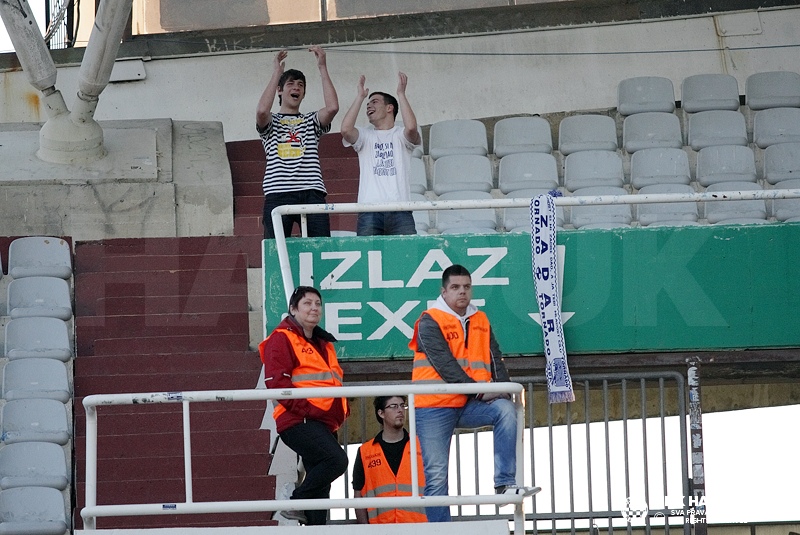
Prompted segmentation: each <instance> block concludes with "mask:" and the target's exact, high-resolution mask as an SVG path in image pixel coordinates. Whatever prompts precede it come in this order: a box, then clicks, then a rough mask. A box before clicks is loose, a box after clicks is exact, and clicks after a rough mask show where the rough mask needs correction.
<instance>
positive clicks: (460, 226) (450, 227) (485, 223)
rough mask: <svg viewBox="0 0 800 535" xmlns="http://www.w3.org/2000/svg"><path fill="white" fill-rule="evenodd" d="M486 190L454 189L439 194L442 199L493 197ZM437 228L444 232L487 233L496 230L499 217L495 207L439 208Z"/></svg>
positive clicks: (481, 198)
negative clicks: (496, 214)
mask: <svg viewBox="0 0 800 535" xmlns="http://www.w3.org/2000/svg"><path fill="white" fill-rule="evenodd" d="M492 198H493V197H492V195H491V194H490V193H487V192H485V191H453V192H450V193H445V194H443V195H440V196H439V200H440V201H463V200H473V199H475V200H483V199H492ZM436 228H437V229H438V230H439V232H441V233H442V234H476V233H477V234H485V233H493V232H496V228H497V218H496V216H495V211H494V209H493V208H481V209H457V210H438V211H437V212H436Z"/></svg>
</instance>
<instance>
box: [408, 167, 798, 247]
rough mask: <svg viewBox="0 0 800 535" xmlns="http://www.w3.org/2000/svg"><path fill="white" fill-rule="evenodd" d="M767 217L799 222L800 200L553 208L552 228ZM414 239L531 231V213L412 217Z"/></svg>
mask: <svg viewBox="0 0 800 535" xmlns="http://www.w3.org/2000/svg"><path fill="white" fill-rule="evenodd" d="M776 187H777V188H780V189H800V179H794V180H789V181H785V182H781V183H779V184H778V185H776ZM760 189H762V188H761V186H760V185H759V184H756V183H752V182H723V183H719V184H713V185H711V186H709V187H708V188H707V189H706V191H708V192H714V191H730V190H735V191H756V190H760ZM548 191H549V190H548V189H528V190H519V191H515V192H512V193H509V194H508V195H505V196H503V197H501V198H508V199H513V198H520V199H531V198H533V197H535V196H536V195H542V194H546V193H547V192H548ZM696 191H697V190H695V188H693V187H692V186H691V185H689V184H652V185H648V186H644V187H642V188H641V189H640V190H639V193H640V194H654V193H657V194H664V193H676V194H681V193H696ZM628 194H629V193H628V191H627V190H626V189H625V188H622V187H616V186H591V187H585V188H580V189H578V190H576V191H575V192H574V193H573V195H581V196H584V195H585V196H597V195H628ZM411 196H412V199H411V200H412V201H425V200H429V199H427V198H426V197H425V196H424V195H421V194H418V193H416V194H412V195H411ZM494 198H496V197H493V196H492V194H491V193H488V192H483V191H457V192H450V193H445V194H442V195H440V196H439V197H438V200H440V201H455V200H491V199H494ZM769 217H774V218H775V219H776V220H777V221H783V222H796V221H800V200H797V199H776V200H774V201H771V202H769V203H768V202H767V201H764V200H747V201H724V202H707V203H696V202H679V203H649V204H644V203H643V204H639V205H628V204H624V205H614V206H573V207H571V208H568V209H567V210H564V209H563V208H562V207H557V208H556V225H557V226H558V227H559V228H561V229H562V230H563V229H565V228H577V229H591V228H617V227H629V226H632V225H637V224H638V226H644V227H647V226H686V225H699V224H704V223H708V224H719V225H729V224H751V223H752V224H760V223H767V222H768V218H769ZM414 220H415V222H416V227H417V233H418V234H432V233H441V234H459V233H477V234H481V233H493V232H498V231H505V232H530V231H531V227H530V216H529V209H528V208H527V207H524V208H505V209H497V210H495V209H479V210H475V209H473V210H468V209H463V210H461V209H458V210H438V211H433V212H429V211H416V212H414Z"/></svg>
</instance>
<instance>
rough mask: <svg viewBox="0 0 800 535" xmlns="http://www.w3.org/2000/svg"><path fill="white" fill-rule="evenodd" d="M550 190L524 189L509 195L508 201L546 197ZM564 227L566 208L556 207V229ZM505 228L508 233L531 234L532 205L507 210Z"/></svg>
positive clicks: (504, 220) (504, 221)
mask: <svg viewBox="0 0 800 535" xmlns="http://www.w3.org/2000/svg"><path fill="white" fill-rule="evenodd" d="M550 191H551V190H550V189H547V188H545V189H541V188H534V189H522V190H517V191H514V192H512V193H511V194H509V195H507V196H506V198H508V199H528V200H530V199H533V198H534V197H536V196H537V195H546V194H547V193H548V192H550ZM563 226H564V208H562V207H561V206H556V227H558V228H561V227H563ZM503 227H505V229H506V230H507V231H508V232H527V233H530V232H531V209H530V205H528V206H527V207H524V208H506V209H505V214H504V217H503Z"/></svg>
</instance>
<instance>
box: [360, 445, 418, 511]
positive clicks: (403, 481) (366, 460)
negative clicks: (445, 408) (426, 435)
mask: <svg viewBox="0 0 800 535" xmlns="http://www.w3.org/2000/svg"><path fill="white" fill-rule="evenodd" d="M360 450H361V463H362V464H363V465H364V488H363V489H361V496H364V497H369V498H386V497H391V496H411V488H412V487H411V441H410V440H409V441H408V442H406V446H405V448H404V449H403V459H402V461H401V462H400V468H398V470H397V475H394V472H392V469H391V468H390V467H389V463H388V461H387V460H386V456H385V455H384V453H383V448H382V447H381V445H380V443H379V442H378V441H377V440H376V439H372V440H370V441H369V442H365V443H364V444H362V445H361V448H360ZM417 482H418V484H419V491H418V494H419V495H420V496H424V495H425V472H424V471H423V469H422V453H420V448H419V440H417ZM367 515H368V516H369V523H370V524H399V523H403V522H427V521H428V517H427V516H425V508H424V507H410V508H408V509H387V508H378V509H367Z"/></svg>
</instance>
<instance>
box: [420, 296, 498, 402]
mask: <svg viewBox="0 0 800 535" xmlns="http://www.w3.org/2000/svg"><path fill="white" fill-rule="evenodd" d="M424 313H425V314H428V315H429V316H430V317H432V318H433V319H434V321H436V323H438V324H439V328H440V329H441V330H442V335H443V336H444V339H445V340H447V343H448V345H449V346H450V351H451V352H452V353H453V356H454V357H455V359H456V361H458V363H459V364H460V365H461V368H462V369H463V370H464V371H465V372H466V374H467V375H469V376H470V377H471V378H472V379H474V380H475V381H476V382H478V383H490V382H491V381H492V362H491V361H492V356H491V349H490V345H489V340H490V338H491V337H490V336H489V333H490V326H489V319H488V318H487V317H486V314H484V313H483V312H481V311H478V312H476V313H475V314H473V315H472V316H470V317H469V327H468V334H467V335H468V340H467V341H466V343H465V340H464V328H463V327H462V326H461V322H460V321H459V319H458V318H457V317H455V316H453V315H452V314H448V313H447V312H444V311H443V310H439V309H438V308H431V309H428V310H426V311H425V312H424ZM418 329H419V320H417V323H416V324H415V325H414V336H413V338H411V342H410V343H409V344H408V347H409V348H411V349H412V350H413V351H414V369H413V371H412V373H411V381H413V382H415V383H417V384H444V380H443V379H442V378H441V376H440V375H439V374H438V373H437V372H436V369H435V368H434V367H433V366H432V365H431V363H430V362H429V361H428V357H427V356H426V355H425V353H422V352H420V351H417V331H418ZM415 399H416V403H415V404H416V406H417V407H418V408H422V407H463V406H464V405H465V404H466V403H467V396H465V395H463V394H425V395H417V396H416V398H415Z"/></svg>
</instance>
